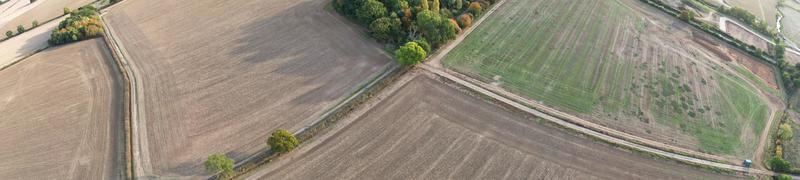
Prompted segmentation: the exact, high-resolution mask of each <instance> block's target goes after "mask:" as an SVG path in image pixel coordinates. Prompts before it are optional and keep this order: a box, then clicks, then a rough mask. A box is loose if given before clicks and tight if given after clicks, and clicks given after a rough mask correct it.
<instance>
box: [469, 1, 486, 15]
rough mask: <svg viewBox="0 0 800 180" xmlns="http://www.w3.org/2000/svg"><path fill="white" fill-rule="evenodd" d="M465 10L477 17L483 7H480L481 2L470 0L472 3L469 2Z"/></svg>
mask: <svg viewBox="0 0 800 180" xmlns="http://www.w3.org/2000/svg"><path fill="white" fill-rule="evenodd" d="M467 11H469V13H470V14H472V16H474V17H478V16H480V15H481V13H482V12H483V9H482V8H481V4H480V3H478V2H472V3H469V8H468V9H467Z"/></svg>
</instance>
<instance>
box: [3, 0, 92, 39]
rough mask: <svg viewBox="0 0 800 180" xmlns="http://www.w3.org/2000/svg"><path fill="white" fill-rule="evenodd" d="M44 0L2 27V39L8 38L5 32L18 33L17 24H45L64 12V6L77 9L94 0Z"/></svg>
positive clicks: (26, 27) (26, 26)
mask: <svg viewBox="0 0 800 180" xmlns="http://www.w3.org/2000/svg"><path fill="white" fill-rule="evenodd" d="M40 1H44V2H42V3H41V4H39V5H38V6H36V7H34V8H33V9H31V10H29V11H28V12H25V13H23V14H21V15H19V16H18V17H16V18H14V19H13V20H11V21H9V22H8V24H6V25H4V26H3V27H0V32H2V33H3V37H2V39H4V38H6V37H5V33H6V31H13V32H14V34H16V33H17V26H18V25H22V26H24V27H25V29H30V28H31V23H32V22H33V21H34V20H36V21H39V24H40V25H41V24H44V23H45V22H46V21H48V20H51V19H54V18H56V17H58V16H61V15H63V14H64V7H69V8H70V9H77V8H78V7H81V6H84V5H87V4H89V3H91V2H93V0H40Z"/></svg>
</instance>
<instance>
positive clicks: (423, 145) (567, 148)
mask: <svg viewBox="0 0 800 180" xmlns="http://www.w3.org/2000/svg"><path fill="white" fill-rule="evenodd" d="M330 133H335V134H334V135H332V136H331V137H330V138H327V139H324V140H322V141H324V142H321V143H320V144H319V145H316V146H311V147H301V148H311V149H309V150H307V151H304V152H303V154H289V155H290V156H291V157H287V158H282V159H279V160H278V161H289V162H287V163H288V164H286V165H283V166H280V167H275V168H273V169H275V170H274V171H271V172H268V173H265V176H263V177H261V178H262V179H276V178H277V179H286V178H289V179H648V178H652V177H658V178H661V179H697V178H704V179H731V178H737V177H733V176H725V175H720V174H714V173H708V172H703V171H700V170H697V169H693V168H691V167H688V166H685V165H680V164H676V163H673V162H668V161H660V160H655V159H650V158H647V157H646V156H641V155H640V154H635V153H631V152H627V151H624V150H620V149H618V148H615V147H612V146H609V145H606V144H603V143H598V142H596V141H594V140H592V139H588V138H585V137H579V136H575V135H574V134H572V133H567V132H565V131H563V130H560V129H558V128H554V127H550V126H544V125H541V124H539V122H538V120H537V119H536V118H531V117H526V116H525V115H522V114H517V113H512V112H511V111H508V110H507V109H505V108H502V107H500V106H497V105H495V104H492V103H487V102H486V101H484V100H481V99H479V98H476V97H473V96H470V95H469V94H467V93H465V91H463V90H460V89H458V88H457V87H456V88H454V87H451V86H448V85H445V84H444V83H442V82H440V81H438V80H435V79H433V78H431V77H428V76H426V75H421V76H418V77H416V78H415V79H414V80H411V81H410V82H409V83H408V84H406V85H404V86H403V87H401V88H400V89H399V90H397V91H395V92H392V94H391V95H390V96H389V97H388V98H386V99H383V100H382V101H381V102H380V103H379V104H377V105H376V106H375V107H373V108H372V109H370V110H369V111H368V112H367V113H365V114H364V115H363V116H361V117H358V119H357V120H355V121H354V122H353V123H352V124H349V125H347V127H344V128H343V129H341V130H340V131H337V132H330ZM275 164H282V162H276V163H275ZM269 165H270V164H268V165H267V166H269Z"/></svg>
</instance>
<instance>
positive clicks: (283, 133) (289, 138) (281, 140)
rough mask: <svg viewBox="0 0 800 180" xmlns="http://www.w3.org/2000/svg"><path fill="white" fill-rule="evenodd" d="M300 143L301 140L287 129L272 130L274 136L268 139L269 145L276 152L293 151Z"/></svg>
mask: <svg viewBox="0 0 800 180" xmlns="http://www.w3.org/2000/svg"><path fill="white" fill-rule="evenodd" d="M298 144H300V141H298V140H297V138H295V137H294V135H293V134H292V133H290V132H289V131H287V130H285V129H278V130H275V132H272V136H270V137H269V138H268V139H267V145H269V148H270V149H271V150H272V151H273V152H275V153H285V152H289V151H292V149H294V148H295V147H297V145H298Z"/></svg>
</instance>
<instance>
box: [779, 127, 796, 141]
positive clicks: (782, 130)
mask: <svg viewBox="0 0 800 180" xmlns="http://www.w3.org/2000/svg"><path fill="white" fill-rule="evenodd" d="M792 137H794V132H793V131H792V126H790V125H789V124H786V123H784V124H781V125H780V126H778V138H779V139H781V140H783V141H789V140H792Z"/></svg>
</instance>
